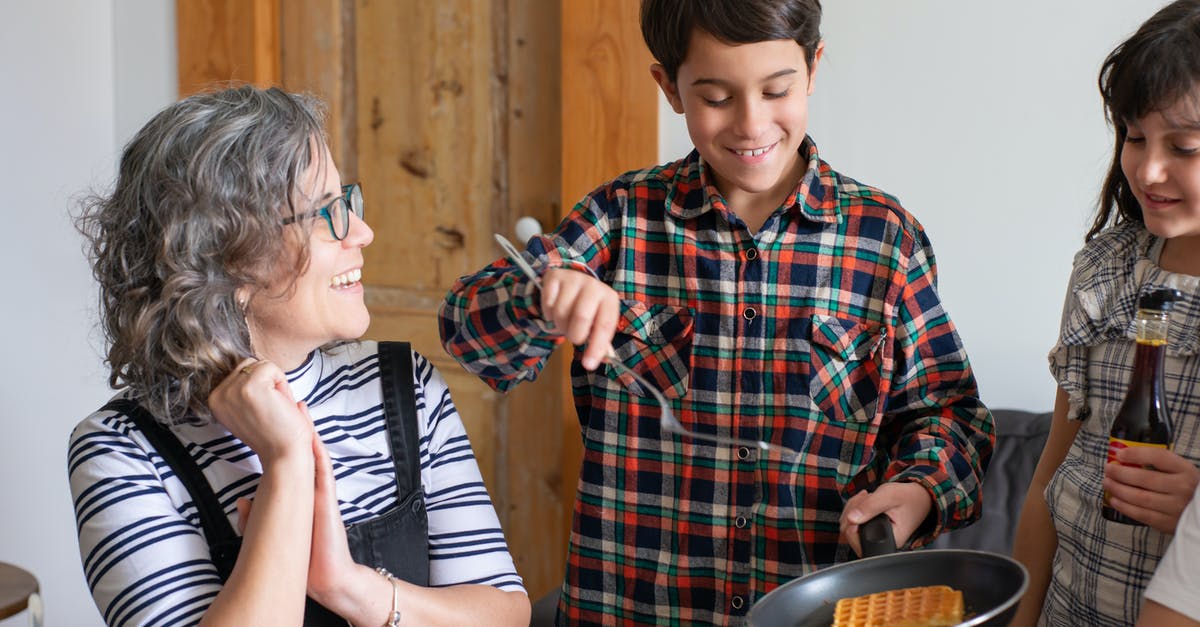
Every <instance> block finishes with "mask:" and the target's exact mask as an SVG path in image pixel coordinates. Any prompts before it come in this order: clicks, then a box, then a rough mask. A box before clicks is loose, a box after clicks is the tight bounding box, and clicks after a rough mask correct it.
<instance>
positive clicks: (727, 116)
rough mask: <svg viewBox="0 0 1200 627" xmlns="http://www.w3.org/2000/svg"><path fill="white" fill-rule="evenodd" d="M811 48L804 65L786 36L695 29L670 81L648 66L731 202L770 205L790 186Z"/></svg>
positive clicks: (804, 115)
mask: <svg viewBox="0 0 1200 627" xmlns="http://www.w3.org/2000/svg"><path fill="white" fill-rule="evenodd" d="M823 52H824V44H821V45H820V46H818V48H817V52H816V54H815V55H814V58H813V62H812V65H813V68H812V70H813V71H811V72H810V71H809V67H808V64H807V62H806V60H805V54H804V48H802V47H801V46H800V45H799V44H797V43H796V42H795V41H792V40H772V41H761V42H756V43H749V44H739V45H732V44H728V43H725V42H722V41H720V40H718V39H717V38H715V37H713V36H712V35H710V34H709V33H707V32H705V31H703V30H699V29H697V30H695V31H694V32H693V34H692V37H691V40H690V42H689V43H688V48H687V57H686V58H684V60H683V63H682V64H680V66H679V72H678V74H677V76H676V80H675V81H674V82H671V81H670V79H669V78H668V76H667V73H666V71H665V70H664V69H663V67H662V66H661V65H657V64H656V65H654V66H653V67H652V68H651V73H652V74H653V75H654V79H655V81H657V82H658V84H659V87H661V88H662V90H663V93H664V94H665V95H666V97H667V100H668V101H669V102H670V103H671V107H672V108H674V109H675V112H676V113H682V114H683V115H684V118H685V119H686V121H687V127H688V135H690V136H691V139H692V143H693V144H694V145H695V146H696V149H697V150H698V151H699V152H700V156H702V157H703V158H704V161H705V162H706V163H707V164H708V166H709V167H710V168H711V172H712V173H713V175H714V179H715V182H716V185H717V189H719V190H720V192H721V195H722V196H724V197H725V199H726V201H727V202H728V204H729V205H730V208H731V209H732V210H733V211H734V212H736V213H738V214H739V215H743V217H744V213H743V212H744V211H753V212H761V211H762V210H764V209H766V210H768V211H769V210H773V209H775V208H776V207H778V206H779V204H780V203H781V202H782V201H783V199H784V198H785V197H786V196H787V195H788V194H790V193H791V192H792V191H794V190H795V187H796V184H797V183H798V182H799V177H800V174H801V173H802V172H803V169H804V167H805V166H806V164H805V163H804V162H802V161H801V159H800V156H799V153H798V150H799V148H800V144H801V143H802V142H803V141H804V137H805V133H807V131H808V97H809V95H810V94H812V89H813V77H814V74H815V70H816V66H817V62H818V61H819V60H820V58H821V55H822V54H823Z"/></svg>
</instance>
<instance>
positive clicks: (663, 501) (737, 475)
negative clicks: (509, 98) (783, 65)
mask: <svg viewBox="0 0 1200 627" xmlns="http://www.w3.org/2000/svg"><path fill="white" fill-rule="evenodd" d="M801 158H802V159H805V160H806V161H807V171H806V172H805V173H804V175H803V177H802V179H801V180H800V181H799V184H798V185H797V187H796V190H795V193H794V194H793V195H792V196H790V197H789V198H788V199H787V200H786V202H784V203H783V206H781V207H780V209H779V210H777V211H776V212H775V213H774V214H773V215H772V216H771V217H770V218H769V219H768V220H767V221H766V223H765V224H764V225H763V226H762V228H761V229H759V231H758V232H757V233H752V232H751V230H750V229H749V228H747V226H746V225H745V223H744V222H742V221H741V220H740V219H739V218H738V217H737V216H736V215H735V214H734V213H733V212H731V211H730V210H729V209H728V207H727V206H726V205H725V202H724V200H723V199H722V197H721V196H720V193H719V192H718V191H717V190H716V188H715V187H714V186H713V183H712V178H711V174H710V173H708V172H707V170H706V167H705V164H704V163H703V161H702V160H701V159H700V157H699V156H698V154H697V153H695V152H693V153H692V154H691V155H689V156H688V157H686V158H684V159H682V160H680V161H677V162H674V163H670V164H667V165H664V166H660V167H655V168H651V169H648V170H643V171H636V172H630V173H627V174H625V175H623V176H621V177H619V178H617V179H615V180H613V181H611V182H609V183H608V184H606V185H604V186H602V187H600V188H599V189H597V190H595V191H594V192H592V193H591V194H590V195H589V196H587V197H586V198H584V200H583V201H581V202H580V203H579V204H578V205H577V206H576V207H575V208H574V209H573V211H572V212H571V213H570V215H568V216H567V217H566V219H565V220H564V221H563V222H562V223H561V224H560V225H559V226H558V228H557V229H556V230H555V231H554V233H552V234H550V235H548V236H543V237H536V238H533V239H531V240H530V242H529V243H528V248H527V251H526V253H525V255H526V259H527V260H529V261H530V262H531V263H532V264H533V266H534V267H535V269H537V270H538V271H539V272H544V271H545V269H547V268H551V267H570V268H576V269H578V270H580V271H583V272H589V273H591V274H593V275H594V276H596V277H598V278H600V279H601V280H603V281H604V282H605V283H607V284H609V285H611V286H612V287H613V289H615V290H616V291H617V293H618V294H619V295H620V297H621V299H622V300H621V305H620V313H621V319H620V322H619V324H618V329H617V336H616V337H615V338H614V341H613V344H614V349H615V351H616V354H617V356H618V357H619V358H620V359H621V360H623V361H624V362H625V363H626V364H629V365H630V366H631V367H633V368H634V369H635V370H637V371H638V372H639V374H642V375H643V376H645V377H646V378H648V379H649V380H650V381H651V382H654V383H655V384H656V385H658V386H660V388H661V390H662V391H663V393H664V394H665V395H666V396H667V398H668V399H670V402H671V403H672V407H673V410H674V411H675V413H676V415H677V416H678V418H679V420H680V421H681V422H682V423H683V425H684V426H685V427H687V428H689V429H692V430H696V431H705V432H709V433H721V434H726V435H732V436H737V437H742V438H749V439H763V440H766V441H769V442H772V443H777V444H782V445H784V446H787V447H789V448H791V449H793V450H798V451H803V454H802V455H801V456H800V457H799V458H797V459H781V458H780V456H779V455H778V454H774V453H768V454H763V453H762V452H761V451H759V450H755V449H750V448H741V447H733V446H713V445H710V444H708V443H705V442H695V441H690V440H688V439H681V438H679V437H678V436H674V435H669V434H663V433H661V432H660V429H659V420H658V418H659V410H658V408H657V405H656V404H655V402H654V401H653V399H652V398H651V397H650V396H649V395H648V394H646V393H645V391H644V390H642V389H641V388H640V387H638V386H637V385H636V383H633V382H632V381H618V380H614V379H617V375H616V374H615V373H614V372H613V371H612V369H611V367H608V366H605V367H604V368H601V369H598V370H597V371H596V372H587V371H585V370H583V368H582V366H580V364H579V355H580V353H579V352H577V353H576V357H575V361H574V362H573V364H572V384H573V388H574V394H575V403H576V409H577V411H578V414H579V422H580V425H581V427H582V430H583V447H584V453H583V455H584V458H583V466H582V469H581V472H580V480H579V493H578V498H577V500H576V504H575V515H574V521H573V524H572V529H571V541H570V557H569V562H568V565H567V576H566V582H565V586H564V595H563V598H562V600H561V601H560V612H563V613H565V618H566V620H567V621H568V622H570V623H571V624H581V623H584V624H587V623H607V624H611V623H613V622H620V623H651V624H660V623H663V622H669V623H708V624H724V623H738V622H741V621H742V620H743V618H744V615H745V614H746V612H747V610H748V609H749V607H750V605H751V604H752V603H753V602H754V601H756V600H757V599H759V598H761V597H762V595H764V594H766V593H767V592H768V591H770V590H772V589H773V588H775V587H777V586H779V585H780V584H782V583H784V582H786V581H788V580H790V579H793V578H795V577H797V576H799V575H803V574H805V573H808V572H811V571H812V570H814V569H815V568H819V567H821V566H826V565H830V564H834V563H837V562H840V561H844V560H846V559H848V557H849V551H848V548H847V547H846V546H845V545H842V544H840V543H839V532H838V518H839V515H840V514H841V511H842V508H843V504H844V502H845V501H846V499H848V498H849V497H850V496H851V495H853V494H855V493H856V492H858V491H859V490H863V489H868V488H873V487H874V486H876V485H878V484H879V483H880V482H883V481H915V482H919V483H920V484H921V485H923V486H924V487H925V488H926V489H927V490H928V491H929V493H930V494H931V495H932V497H933V499H934V508H933V514H932V515H931V518H930V520H931V522H930V523H929V524H927V525H926V526H925V527H923V528H922V529H921V530H919V531H918V534H919V538H917V540H916V543H917V544H923V543H925V542H927V541H928V540H929V539H931V538H932V537H933V536H934V535H936V534H937V533H938V532H940V531H942V530H943V529H946V528H953V527H957V526H960V525H963V524H965V523H967V522H970V521H972V520H973V519H974V518H975V517H977V515H978V512H979V503H978V499H979V486H980V480H981V478H982V475H983V472H984V469H985V467H986V463H987V460H988V458H989V456H990V455H991V449H992V445H993V442H994V436H993V434H992V419H991V414H990V413H989V412H988V410H987V409H986V408H985V407H984V406H983V405H982V404H981V403H980V401H979V399H978V398H977V391H976V385H975V381H974V378H973V376H972V374H971V369H970V366H969V365H968V362H967V356H966V353H965V352H964V350H963V347H962V344H961V342H960V340H959V338H958V335H957V333H956V332H955V330H954V325H953V324H952V323H951V322H950V318H949V317H948V316H947V314H946V312H945V311H944V310H943V309H942V305H941V301H940V299H939V297H938V293H937V289H936V286H935V265H934V259H933V253H932V250H931V249H930V245H929V242H928V240H927V239H926V237H925V233H924V231H923V230H922V228H921V226H920V224H918V223H917V221H916V220H915V219H914V218H913V217H912V216H911V215H909V214H908V213H907V212H906V211H905V210H904V209H902V208H901V207H900V205H899V203H898V202H897V201H896V200H895V199H894V198H892V197H890V196H888V195H886V194H884V193H882V192H880V191H879V190H876V189H873V188H871V187H868V186H865V185H862V184H859V183H858V182H856V181H854V180H852V179H850V178H847V177H845V176H842V175H840V174H838V173H837V172H835V171H833V170H832V169H831V168H830V167H829V165H828V164H826V163H825V162H824V161H822V160H821V159H820V158H819V156H818V154H817V150H816V146H815V145H814V144H813V143H812V141H811V139H808V140H806V141H805V142H804V144H803V146H802V148H801ZM439 315H440V325H441V333H442V340H443V342H444V344H445V347H446V349H447V350H448V351H449V352H450V354H451V355H453V356H454V357H455V358H456V359H457V360H459V361H460V362H461V363H462V364H463V365H464V367H466V369H467V370H469V371H471V372H473V373H476V374H477V375H479V376H480V377H481V378H482V379H483V380H484V381H486V382H487V383H488V384H490V385H491V386H492V387H494V388H495V389H497V390H501V391H504V390H508V389H510V388H511V387H512V386H514V385H516V384H518V383H520V382H521V381H523V380H525V379H533V378H534V377H535V376H536V375H537V373H538V372H539V370H540V369H541V367H542V366H543V365H544V363H545V360H546V358H547V356H548V355H549V354H550V353H551V352H552V351H553V350H554V348H555V347H556V346H557V345H558V344H559V343H560V342H562V338H561V336H558V335H556V334H555V333H553V331H552V329H550V328H549V327H548V325H547V323H546V322H545V321H544V320H543V319H542V316H541V312H540V309H539V295H538V294H537V290H536V287H534V285H533V284H532V282H531V281H528V280H527V279H526V278H524V277H523V275H522V274H521V273H520V272H519V271H518V270H517V269H516V268H515V267H513V266H512V265H510V264H509V263H508V262H507V261H505V260H503V259H502V260H499V261H497V262H495V263H493V264H492V265H490V266H488V267H487V268H485V269H483V270H482V271H481V272H479V273H477V274H474V275H471V276H467V277H463V278H461V279H460V280H459V281H458V282H457V283H456V284H455V285H454V287H453V288H452V289H451V291H450V293H449V295H448V296H447V299H446V302H445V303H443V306H442V309H441V312H440V314H439ZM623 376H626V377H627V376H628V375H623ZM631 389H632V391H631ZM560 618H562V616H561V615H560Z"/></svg>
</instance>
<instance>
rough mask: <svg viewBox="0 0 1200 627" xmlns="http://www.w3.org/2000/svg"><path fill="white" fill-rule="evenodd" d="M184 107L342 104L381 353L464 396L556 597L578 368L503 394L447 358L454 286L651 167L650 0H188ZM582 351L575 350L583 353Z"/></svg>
mask: <svg viewBox="0 0 1200 627" xmlns="http://www.w3.org/2000/svg"><path fill="white" fill-rule="evenodd" d="M177 22H178V42H179V81H180V91H181V93H184V94H186V93H190V92H192V91H195V90H196V89H199V88H202V87H205V86H208V85H211V84H212V83H213V82H214V81H228V80H236V81H245V82H252V83H255V84H259V85H268V84H280V85H282V86H283V87H284V88H285V89H289V90H293V91H308V92H311V93H314V94H316V95H318V96H320V97H322V98H323V99H325V100H326V102H327V103H328V106H329V113H330V118H329V136H330V146H331V149H332V150H333V152H334V156H335V160H336V162H337V164H338V167H339V169H340V170H341V173H342V178H343V179H344V180H347V181H353V180H358V181H360V182H362V184H363V189H364V193H365V196H366V199H367V215H366V218H367V220H368V221H369V222H370V224H371V226H372V228H373V229H374V230H375V241H374V243H373V244H372V245H371V246H370V247H368V248H367V249H366V263H365V266H364V271H363V282H364V284H365V285H366V289H367V303H368V306H369V307H370V309H371V313H372V323H371V328H370V330H369V331H368V335H367V336H368V337H370V338H378V339H406V340H408V341H411V342H412V343H413V344H414V346H415V347H416V349H417V350H418V351H419V352H421V353H422V354H423V355H425V356H426V357H427V358H429V359H430V360H431V361H432V362H433V363H434V364H435V365H436V366H437V368H438V370H439V371H440V372H441V373H442V375H443V376H444V377H445V378H446V380H447V382H448V383H449V385H450V389H451V391H452V394H453V397H454V401H455V404H456V405H457V406H458V408H459V412H460V413H461V415H462V417H463V421H464V423H465V424H466V426H467V430H468V433H469V435H470V437H471V442H472V445H473V447H474V449H475V454H476V456H477V457H478V459H479V464H480V469H481V471H482V473H483V476H484V480H485V482H486V483H487V486H488V489H489V492H490V493H491V494H492V498H493V500H494V501H495V504H496V509H497V512H498V513H499V515H500V520H501V523H502V524H503V526H504V529H505V535H506V537H507V539H508V542H509V546H510V548H511V550H512V553H513V557H514V559H515V560H516V562H517V568H518V570H519V571H520V574H521V576H522V577H523V578H524V579H525V584H526V587H527V589H528V590H529V593H530V595H531V597H533V598H537V597H539V596H541V595H542V594H544V593H545V592H547V591H549V590H551V589H552V588H554V587H555V586H557V585H558V584H559V583H560V582H561V579H562V574H563V566H564V564H565V559H566V543H567V535H568V531H569V528H570V521H571V514H572V507H573V503H574V498H575V488H576V482H577V479H578V469H579V456H580V450H581V442H580V431H579V426H578V421H577V419H576V418H575V415H574V409H573V406H572V404H571V403H570V402H564V400H563V399H569V398H570V396H569V394H570V392H569V387H568V384H567V381H566V376H565V374H566V368H567V359H568V357H569V355H568V354H567V353H568V351H559V353H558V354H557V355H556V356H555V357H554V358H553V359H552V360H551V362H550V363H549V364H548V365H547V367H546V369H545V371H544V372H543V374H542V376H541V377H540V378H539V379H538V381H536V382H533V383H525V384H523V385H521V386H520V387H518V388H517V390H515V391H514V392H513V393H511V394H509V395H507V396H504V397H502V396H500V395H499V394H496V393H494V392H492V391H491V390H490V389H489V388H488V387H487V386H486V385H484V384H483V383H482V382H480V381H479V380H478V379H477V378H476V377H474V376H472V375H469V374H467V373H466V372H465V371H464V370H462V368H461V367H459V366H458V364H457V363H455V362H454V361H453V360H452V359H450V358H449V357H448V356H447V355H446V353H445V352H444V351H443V350H442V348H441V345H440V341H439V339H438V333H437V326H436V310H437V307H438V305H439V304H440V303H441V301H442V299H443V297H444V296H445V294H446V290H447V289H448V288H449V287H450V285H451V284H452V283H453V282H454V280H455V279H456V278H457V277H459V276H460V275H462V274H466V273H468V272H472V271H474V270H477V269H479V268H481V267H483V266H484V265H485V264H487V263H488V262H490V261H491V260H493V259H494V258H496V257H497V256H499V254H500V253H499V251H498V250H497V249H496V247H495V245H494V243H493V241H492V237H491V235H492V233H494V232H500V233H504V234H506V235H508V236H509V237H510V239H512V238H513V234H512V227H513V224H514V223H515V222H516V220H517V218H519V217H522V216H532V217H535V218H537V219H538V220H539V221H540V222H541V223H542V224H543V225H544V226H545V227H546V228H547V229H549V228H552V226H553V225H554V224H555V223H557V221H558V220H559V219H560V218H561V216H562V215H563V214H564V208H569V207H570V206H572V205H573V204H574V203H575V202H576V201H577V200H578V199H579V198H581V197H582V196H583V195H584V194H585V193H586V192H587V191H589V190H590V189H591V188H593V187H595V186H596V185H598V184H599V183H600V182H602V181H603V180H606V179H608V178H611V177H613V176H615V175H616V174H618V173H620V172H622V171H624V170H628V169H631V168H634V167H643V166H645V165H648V164H651V163H653V162H654V161H655V152H656V145H657V140H656V137H657V126H656V118H655V116H656V107H657V96H656V95H655V93H654V89H655V88H654V84H653V82H652V81H651V80H650V78H649V76H648V71H647V67H648V66H649V63H650V59H649V56H648V53H647V52H646V50H645V46H644V45H643V44H642V42H641V39H640V34H639V30H638V27H637V0H438V2H428V1H426V0H392V1H371V0H288V1H287V2H283V1H281V0H252V1H250V2H247V1H245V0H177ZM568 350H569V349H568Z"/></svg>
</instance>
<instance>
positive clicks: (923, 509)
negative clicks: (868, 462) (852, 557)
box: [841, 482, 933, 556]
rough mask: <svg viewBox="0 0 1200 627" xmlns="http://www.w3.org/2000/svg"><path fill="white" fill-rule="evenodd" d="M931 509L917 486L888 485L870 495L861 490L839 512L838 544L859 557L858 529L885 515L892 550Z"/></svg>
mask: <svg viewBox="0 0 1200 627" xmlns="http://www.w3.org/2000/svg"><path fill="white" fill-rule="evenodd" d="M931 509H933V497H931V496H930V495H929V492H928V491H926V490H925V487H924V486H922V485H921V484H919V483H914V482H890V483H885V484H883V485H881V486H879V487H878V488H876V489H875V491H874V492H867V491H865V490H864V491H862V492H859V493H858V494H855V495H854V496H852V497H850V500H848V501H846V506H845V507H844V508H843V509H842V517H841V529H842V542H845V543H847V544H849V545H850V548H851V549H853V550H854V553H855V554H856V555H859V556H861V555H862V546H861V545H860V544H859V541H858V528H859V525H862V524H863V523H865V522H867V521H868V520H871V519H872V518H874V517H875V516H877V515H879V514H887V517H888V518H889V519H891V521H892V533H893V534H894V535H895V538H896V546H903V545H904V544H905V543H907V542H908V538H909V536H911V535H912V534H913V532H914V531H916V530H917V527H920V526H921V523H922V522H924V521H925V518H926V517H928V516H929V511H930V510H931Z"/></svg>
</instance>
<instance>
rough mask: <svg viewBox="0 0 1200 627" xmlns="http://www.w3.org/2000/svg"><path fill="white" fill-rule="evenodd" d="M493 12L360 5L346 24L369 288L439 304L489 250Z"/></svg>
mask: <svg viewBox="0 0 1200 627" xmlns="http://www.w3.org/2000/svg"><path fill="white" fill-rule="evenodd" d="M492 4H493V3H492V2H482V1H478V0H439V1H438V2H366V1H360V2H359V3H358V5H357V12H356V20H355V22H356V37H355V38H356V41H355V43H356V57H357V65H358V67H357V81H356V82H357V89H358V93H357V116H358V120H359V126H358V151H359V155H358V158H359V171H360V176H361V178H362V180H363V183H364V191H368V192H369V193H370V194H371V198H372V203H373V204H374V205H375V206H377V207H380V208H379V209H378V210H376V211H374V212H372V214H371V224H372V226H373V227H374V228H375V229H376V232H377V235H378V234H386V235H387V236H386V237H379V236H377V237H376V239H375V243H374V244H373V245H372V246H371V247H370V248H368V249H367V251H366V252H367V263H368V264H369V265H370V266H371V267H372V268H373V269H374V270H373V273H372V276H371V281H372V284H373V285H377V286H383V287H389V288H400V289H403V290H405V291H406V292H409V291H417V292H430V293H438V295H439V296H441V295H444V293H445V290H446V289H447V288H448V287H449V286H450V285H451V284H452V283H453V282H454V280H455V279H456V278H458V277H459V276H460V275H462V274H465V273H466V272H468V271H472V270H475V269H477V268H478V267H479V266H481V265H482V264H483V263H484V262H485V261H486V257H487V254H486V253H490V251H491V250H492V247H491V245H490V242H491V239H490V237H491V228H492V224H491V223H492V220H491V213H492V211H493V210H494V208H495V207H496V206H497V205H498V204H499V203H500V199H499V190H498V188H497V185H496V181H495V147H494V135H495V133H494V123H493V117H492V108H493V106H494V102H493V101H494V93H493V90H492V77H493V73H494V70H493V67H492V64H491V61H492V58H491V54H490V53H491V51H492V45H493V44H492V13H491V11H490V8H491V6H492Z"/></svg>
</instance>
